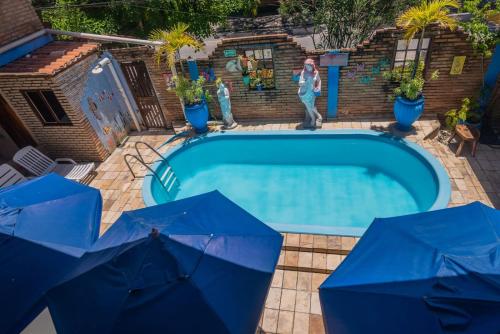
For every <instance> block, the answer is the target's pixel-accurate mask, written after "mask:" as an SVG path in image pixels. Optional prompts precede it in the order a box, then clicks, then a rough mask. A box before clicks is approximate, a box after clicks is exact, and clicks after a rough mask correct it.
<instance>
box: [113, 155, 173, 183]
mask: <svg viewBox="0 0 500 334" xmlns="http://www.w3.org/2000/svg"><path fill="white" fill-rule="evenodd" d="M127 157H132V158H134V159H136V160H137V161H139V163H140V164H141V165H143V166H144V167H146V168H147V169H148V170H149V171H150V172H151V174H153V175H154V176H155V177H156V179H157V180H158V182H159V183H160V184H161V185H162V186H163V188H165V186H164V185H163V182H161V178H160V177H159V176H158V174H156V172H155V171H154V170H153V168H151V167H149V166H148V164H147V163H145V162H144V160H142V159H141V158H139V157H138V156H136V155H133V154H130V153H127V154H125V155H124V156H123V160H125V163H126V164H127V167H128V170H129V171H130V173H131V174H132V176H133V177H134V179H135V178H136V176H135V173H134V171H133V170H132V167H131V166H130V162H129V161H128V160H127Z"/></svg>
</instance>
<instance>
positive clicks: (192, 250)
mask: <svg viewBox="0 0 500 334" xmlns="http://www.w3.org/2000/svg"><path fill="white" fill-rule="evenodd" d="M282 241H283V238H282V236H281V234H279V233H278V232H276V231H274V230H273V229H271V228H270V227H268V226H267V225H265V224H263V223H262V222H260V221H259V220H257V219H256V218H255V217H253V216H252V215H250V214H249V213H247V212H246V211H244V210H243V209H241V208H240V207H239V206H237V205H236V204H234V203H233V202H231V201H230V200H228V199H227V198H226V197H224V196H223V195H221V194H220V193H219V192H217V191H214V192H210V193H206V194H203V195H199V196H194V197H190V198H186V199H183V200H179V201H175V202H170V203H167V204H163V205H158V206H153V207H149V208H146V209H141V210H136V211H129V212H125V213H123V214H122V216H121V217H120V218H119V219H118V220H117V222H115V223H114V224H113V226H112V227H111V228H110V229H109V230H108V231H107V232H106V233H105V234H104V235H103V236H102V237H101V238H100V239H99V240H98V241H97V242H96V244H95V245H94V247H93V248H92V250H91V251H90V252H89V253H88V254H86V255H85V256H84V257H83V258H82V263H81V265H80V266H79V267H78V268H77V270H75V271H74V272H73V273H72V274H71V275H69V276H68V279H67V280H66V281H65V282H64V283H63V284H61V285H60V286H58V287H56V288H54V289H53V290H51V291H50V292H49V293H48V295H47V297H48V304H49V309H50V313H51V315H52V319H53V320H54V324H55V326H56V329H57V331H58V333H60V334H64V333H72V334H75V333H120V334H123V333H255V330H256V327H257V324H258V322H259V318H260V314H261V311H262V307H263V304H264V301H265V298H266V295H267V292H268V289H269V285H270V283H271V279H272V275H273V272H274V269H275V266H276V263H277V261H278V257H279V253H280V249H281V244H282ZM75 301H78V302H77V303H75Z"/></svg>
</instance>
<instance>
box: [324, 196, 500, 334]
mask: <svg viewBox="0 0 500 334" xmlns="http://www.w3.org/2000/svg"><path fill="white" fill-rule="evenodd" d="M499 246H500V211H497V210H495V209H492V208H490V207H488V206H485V205H483V204H481V203H479V202H475V203H472V204H469V205H464V206H461V207H455V208H450V209H444V210H438V211H431V212H425V213H419V214H414V215H408V216H401V217H394V218H386V219H375V220H374V222H373V223H372V225H371V226H370V227H369V229H368V230H367V231H366V232H365V234H364V236H363V237H362V238H361V240H360V241H359V242H358V244H357V245H356V247H355V248H354V249H353V250H352V252H351V253H350V254H349V256H348V257H347V258H346V259H345V261H344V262H343V263H342V264H341V265H340V266H339V268H338V269H337V270H336V271H335V272H334V273H333V274H332V275H331V276H330V277H328V279H327V280H326V281H325V282H324V283H323V284H322V285H321V286H320V292H319V293H320V300H321V307H322V310H323V318H324V322H325V326H326V329H327V331H328V333H336V334H344V333H349V334H356V333H384V334H391V333H410V334H411V333H481V334H490V333H491V334H493V333H495V334H497V333H500V247H499Z"/></svg>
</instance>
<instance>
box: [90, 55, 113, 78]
mask: <svg viewBox="0 0 500 334" xmlns="http://www.w3.org/2000/svg"><path fill="white" fill-rule="evenodd" d="M110 63H111V60H109V58H108V57H105V58H103V59H101V60H100V61H99V62H98V63H97V65H96V66H95V67H94V68H93V69H92V74H99V73H101V72H102V71H103V69H104V66H106V65H108V64H110Z"/></svg>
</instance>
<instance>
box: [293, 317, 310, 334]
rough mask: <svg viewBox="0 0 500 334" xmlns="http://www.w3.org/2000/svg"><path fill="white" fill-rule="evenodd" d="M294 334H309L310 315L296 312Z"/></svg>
mask: <svg viewBox="0 0 500 334" xmlns="http://www.w3.org/2000/svg"><path fill="white" fill-rule="evenodd" d="M293 333H294V334H307V333H309V314H308V313H299V312H295V318H294V321H293Z"/></svg>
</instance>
